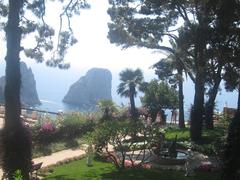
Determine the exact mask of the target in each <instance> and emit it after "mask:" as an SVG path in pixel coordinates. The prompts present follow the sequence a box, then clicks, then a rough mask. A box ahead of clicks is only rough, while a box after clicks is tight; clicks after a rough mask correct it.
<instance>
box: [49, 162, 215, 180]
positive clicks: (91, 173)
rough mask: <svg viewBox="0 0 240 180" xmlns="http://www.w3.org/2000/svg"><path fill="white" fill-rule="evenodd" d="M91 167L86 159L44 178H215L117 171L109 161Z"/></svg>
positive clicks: (187, 179)
mask: <svg viewBox="0 0 240 180" xmlns="http://www.w3.org/2000/svg"><path fill="white" fill-rule="evenodd" d="M93 164H94V165H93V166H92V167H88V166H87V165H86V159H81V160H78V161H74V162H71V163H69V164H65V165H62V166H59V167H57V168H55V169H54V172H53V173H52V174H51V175H49V176H48V177H46V178H45V180H55V179H57V180H65V179H66V180H78V179H81V180H82V179H83V180H111V179H114V180H123V179H124V180H134V179H136V180H156V179H163V180H164V179H167V180H217V179H219V174H217V173H203V172H199V173H197V176H196V177H185V176H184V173H185V172H183V171H173V170H172V171H170V170H168V171H166V170H164V171H163V170H153V169H125V170H121V171H118V170H117V169H116V168H115V167H114V166H113V165H112V164H111V163H107V162H101V161H96V160H95V161H94V163H93Z"/></svg>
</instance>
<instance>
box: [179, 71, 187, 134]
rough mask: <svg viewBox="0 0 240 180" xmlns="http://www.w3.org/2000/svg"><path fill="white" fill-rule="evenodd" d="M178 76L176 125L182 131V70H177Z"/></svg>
mask: <svg viewBox="0 0 240 180" xmlns="http://www.w3.org/2000/svg"><path fill="white" fill-rule="evenodd" d="M178 75H179V77H180V78H179V80H178V88H179V90H178V98H179V100H178V101H179V121H178V123H179V124H178V125H179V128H181V129H183V128H185V120H184V102H183V100H184V96H183V79H182V69H178Z"/></svg>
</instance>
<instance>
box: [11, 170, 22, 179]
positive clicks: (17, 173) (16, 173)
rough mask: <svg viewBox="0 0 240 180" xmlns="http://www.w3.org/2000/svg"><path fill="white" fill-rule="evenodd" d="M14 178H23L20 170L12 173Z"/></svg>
mask: <svg viewBox="0 0 240 180" xmlns="http://www.w3.org/2000/svg"><path fill="white" fill-rule="evenodd" d="M13 178H14V180H23V176H22V172H21V170H17V171H16V172H15V173H14V175H13Z"/></svg>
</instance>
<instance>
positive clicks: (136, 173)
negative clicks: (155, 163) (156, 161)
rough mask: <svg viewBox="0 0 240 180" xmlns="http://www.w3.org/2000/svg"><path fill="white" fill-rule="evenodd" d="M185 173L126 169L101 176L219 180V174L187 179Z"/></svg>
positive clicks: (119, 179) (133, 179)
mask: <svg viewBox="0 0 240 180" xmlns="http://www.w3.org/2000/svg"><path fill="white" fill-rule="evenodd" d="M184 174H185V172H183V171H171V170H168V171H166V170H165V171H161V170H147V169H126V170H123V171H115V172H110V173H104V174H102V175H101V179H103V180H105V179H106V180H110V179H114V180H146V179H148V180H156V179H164V180H209V179H211V180H218V179H219V174H217V173H197V175H196V176H194V177H185V176H184Z"/></svg>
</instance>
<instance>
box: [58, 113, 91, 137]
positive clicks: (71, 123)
mask: <svg viewBox="0 0 240 180" xmlns="http://www.w3.org/2000/svg"><path fill="white" fill-rule="evenodd" d="M93 127H94V122H93V121H91V120H89V119H87V117H86V116H85V115H83V114H81V113H70V114H66V115H65V116H64V120H63V121H62V122H61V126H60V127H59V128H60V130H59V134H61V135H62V136H63V137H66V138H68V139H72V138H76V137H80V136H81V135H84V134H85V133H87V132H88V131H91V130H92V129H93Z"/></svg>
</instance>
